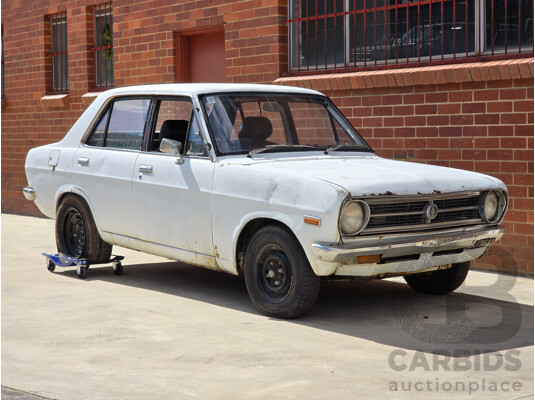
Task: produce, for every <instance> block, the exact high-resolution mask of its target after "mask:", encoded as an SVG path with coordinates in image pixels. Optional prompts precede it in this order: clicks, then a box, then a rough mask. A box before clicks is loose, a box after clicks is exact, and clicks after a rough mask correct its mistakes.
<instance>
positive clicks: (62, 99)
mask: <svg viewBox="0 0 535 400" xmlns="http://www.w3.org/2000/svg"><path fill="white" fill-rule="evenodd" d="M41 104H42V105H43V107H45V108H64V107H66V106H67V104H69V95H68V94H48V95H46V96H43V97H41Z"/></svg>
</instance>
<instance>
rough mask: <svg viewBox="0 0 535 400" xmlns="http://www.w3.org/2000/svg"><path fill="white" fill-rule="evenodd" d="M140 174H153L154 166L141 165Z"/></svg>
mask: <svg viewBox="0 0 535 400" xmlns="http://www.w3.org/2000/svg"><path fill="white" fill-rule="evenodd" d="M139 172H147V173H149V174H150V173H152V165H143V164H141V165H140V166H139Z"/></svg>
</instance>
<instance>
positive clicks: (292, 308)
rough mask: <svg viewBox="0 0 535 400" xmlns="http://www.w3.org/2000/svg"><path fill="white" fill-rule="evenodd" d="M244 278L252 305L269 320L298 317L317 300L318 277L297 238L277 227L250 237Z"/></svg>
mask: <svg viewBox="0 0 535 400" xmlns="http://www.w3.org/2000/svg"><path fill="white" fill-rule="evenodd" d="M244 275H245V284H246V286H247V291H248V292H249V296H250V297H251V300H252V301H253V303H254V305H255V306H256V308H258V310H259V311H260V312H262V313H264V314H266V315H269V316H272V317H277V318H296V317H299V316H301V315H303V314H304V313H305V312H306V311H308V310H309V309H310V308H311V307H312V305H313V304H314V302H315V301H316V299H317V297H318V293H319V288H320V278H319V277H318V276H317V275H316V274H315V273H314V271H312V268H311V267H310V264H309V262H308V259H307V257H306V255H305V252H304V251H303V249H302V247H301V245H300V244H299V242H298V241H297V239H296V238H295V237H294V236H293V235H292V234H290V233H289V232H287V231H286V230H284V229H282V228H280V227H278V226H266V227H264V228H262V229H260V230H259V231H258V232H257V233H256V234H255V235H254V236H253V238H252V239H251V242H250V243H249V246H248V247H247V251H246V254H245V270H244Z"/></svg>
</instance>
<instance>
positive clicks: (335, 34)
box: [288, 0, 533, 73]
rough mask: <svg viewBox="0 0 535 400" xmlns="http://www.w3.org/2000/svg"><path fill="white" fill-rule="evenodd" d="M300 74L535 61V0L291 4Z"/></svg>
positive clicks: (309, 0) (294, 67) (293, 60)
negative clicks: (485, 61)
mask: <svg viewBox="0 0 535 400" xmlns="http://www.w3.org/2000/svg"><path fill="white" fill-rule="evenodd" d="M288 24H289V34H290V65H291V72H293V73H307V72H315V71H323V70H330V71H337V70H338V71H348V70H358V69H361V68H367V67H381V66H383V67H389V66H404V65H414V64H420V65H430V64H440V63H447V62H456V61H464V60H469V59H484V58H504V57H518V56H519V55H520V56H528V55H531V56H533V1H531V0H291V2H290V8H289V20H288Z"/></svg>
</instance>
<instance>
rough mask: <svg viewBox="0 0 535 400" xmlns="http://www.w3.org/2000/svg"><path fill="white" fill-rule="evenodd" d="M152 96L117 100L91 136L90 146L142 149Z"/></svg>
mask: <svg viewBox="0 0 535 400" xmlns="http://www.w3.org/2000/svg"><path fill="white" fill-rule="evenodd" d="M149 105H150V98H134V99H118V100H115V101H114V102H113V103H112V104H111V106H110V107H109V108H108V110H107V111H106V112H105V113H104V115H103V116H102V117H101V119H100V121H99V122H98V124H97V126H96V127H95V129H94V130H93V132H92V133H91V135H90V136H89V138H88V140H87V141H86V144H87V145H89V146H98V147H110V148H114V149H127V150H140V149H141V144H142V140H143V131H144V129H145V122H146V120H147V114H148V111H149Z"/></svg>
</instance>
